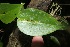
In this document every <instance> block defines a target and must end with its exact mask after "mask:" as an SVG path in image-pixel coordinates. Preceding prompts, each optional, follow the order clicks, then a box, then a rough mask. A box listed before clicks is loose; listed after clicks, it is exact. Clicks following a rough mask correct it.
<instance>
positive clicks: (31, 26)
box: [17, 8, 62, 36]
mask: <svg viewBox="0 0 70 47" xmlns="http://www.w3.org/2000/svg"><path fill="white" fill-rule="evenodd" d="M17 26H18V28H19V29H20V31H21V32H23V33H25V34H27V35H31V36H42V35H47V34H50V33H52V32H54V31H56V30H59V29H62V25H61V23H60V22H58V21H57V20H56V19H55V18H54V17H52V16H51V15H49V14H48V13H46V12H44V11H41V10H38V9H34V8H28V9H23V10H22V12H21V14H20V16H18V20H17Z"/></svg>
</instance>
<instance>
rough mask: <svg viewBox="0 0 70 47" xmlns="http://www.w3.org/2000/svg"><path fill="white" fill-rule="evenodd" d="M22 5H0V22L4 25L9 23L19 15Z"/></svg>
mask: <svg viewBox="0 0 70 47" xmlns="http://www.w3.org/2000/svg"><path fill="white" fill-rule="evenodd" d="M22 6H23V5H22V4H6V3H5V4H3V3H1V4H0V20H1V21H2V22H3V23H5V24H8V23H11V22H12V21H13V20H14V19H15V18H16V17H17V15H19V13H20V10H21V8H22Z"/></svg>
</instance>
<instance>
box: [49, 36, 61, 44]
mask: <svg viewBox="0 0 70 47" xmlns="http://www.w3.org/2000/svg"><path fill="white" fill-rule="evenodd" d="M50 38H51V40H52V41H53V42H55V43H56V44H58V45H60V42H59V41H58V39H57V38H56V37H54V36H50Z"/></svg>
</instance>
